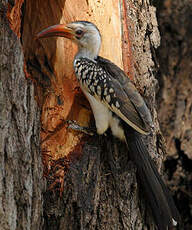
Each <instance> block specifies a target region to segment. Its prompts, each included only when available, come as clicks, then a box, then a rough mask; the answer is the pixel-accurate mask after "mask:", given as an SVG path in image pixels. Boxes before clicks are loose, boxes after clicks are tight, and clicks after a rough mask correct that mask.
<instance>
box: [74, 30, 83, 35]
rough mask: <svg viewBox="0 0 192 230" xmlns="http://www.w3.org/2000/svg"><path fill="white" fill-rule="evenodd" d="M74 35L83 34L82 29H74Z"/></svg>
mask: <svg viewBox="0 0 192 230" xmlns="http://www.w3.org/2000/svg"><path fill="white" fill-rule="evenodd" d="M75 33H76V35H78V36H81V35H82V34H83V30H76V32H75Z"/></svg>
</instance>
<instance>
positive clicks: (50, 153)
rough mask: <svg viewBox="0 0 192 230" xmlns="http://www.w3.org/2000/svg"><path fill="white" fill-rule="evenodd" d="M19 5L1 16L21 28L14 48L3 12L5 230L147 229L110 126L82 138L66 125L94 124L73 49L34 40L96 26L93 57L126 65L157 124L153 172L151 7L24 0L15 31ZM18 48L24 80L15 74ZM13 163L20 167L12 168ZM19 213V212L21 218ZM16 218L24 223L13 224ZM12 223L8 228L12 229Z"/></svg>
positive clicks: (154, 39) (145, 212) (131, 170)
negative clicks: (66, 28) (57, 27)
mask: <svg viewBox="0 0 192 230" xmlns="http://www.w3.org/2000/svg"><path fill="white" fill-rule="evenodd" d="M22 2H23V1H22V0H21V1H19V0H18V1H15V5H14V6H11V5H9V7H10V8H9V12H8V17H9V21H10V23H11V27H12V29H13V30H14V31H15V32H16V34H17V35H18V36H20V33H21V42H22V46H21V45H20V43H19V41H18V39H16V36H14V34H13V32H11V31H10V29H9V27H8V25H7V22H6V18H5V15H4V13H3V14H1V15H2V16H1V17H2V18H3V20H4V21H2V22H3V23H2V24H3V26H4V27H3V28H6V29H2V31H4V34H2V33H1V35H0V36H3V38H4V40H3V41H4V42H1V44H0V45H1V46H3V47H6V48H4V51H5V52H6V55H5V54H4V56H3V59H2V60H4V61H3V62H2V63H5V64H1V65H2V67H3V66H6V68H5V67H4V68H1V69H2V70H3V71H7V72H5V73H4V72H3V71H1V74H2V73H3V74H2V76H1V78H2V79H3V80H2V82H3V84H4V85H3V87H2V92H3V93H1V94H0V95H2V102H1V101H0V103H2V105H3V108H5V109H3V110H2V111H3V116H2V117H3V122H4V123H3V125H2V126H0V128H1V127H2V128H1V129H2V132H3V134H4V135H2V136H1V138H3V140H1V142H0V143H3V144H1V146H2V153H3V156H4V158H2V163H1V164H2V166H3V167H1V168H2V169H3V170H2V180H1V181H2V185H1V187H2V189H1V190H0V191H1V192H2V194H3V195H1V197H3V198H4V200H3V201H2V204H4V208H3V209H2V213H3V214H2V215H0V218H1V216H2V217H3V218H2V221H3V220H4V226H5V227H4V226H3V225H2V226H3V227H4V228H3V230H4V229H35V230H36V229H46V230H49V229H50V230H54V229H66V230H68V229H69V230H70V229H73V230H74V229H83V230H85V229H114V230H116V229H137V230H139V229H145V228H146V229H151V230H152V229H154V224H153V219H152V217H151V213H150V209H149V207H148V206H147V204H146V202H145V200H144V197H143V196H142V191H140V189H139V185H138V184H137V180H136V176H135V172H136V168H135V167H134V165H133V164H132V162H130V161H129V158H128V153H127V149H126V146H124V145H123V144H122V143H120V142H119V141H118V140H116V139H115V138H114V137H112V135H111V134H110V132H108V133H107V135H106V136H102V137H98V136H93V137H88V136H87V135H84V134H82V133H80V132H78V131H74V130H71V129H69V128H68V124H67V123H66V120H76V121H77V122H78V123H79V124H80V125H82V126H88V125H90V124H92V123H93V118H92V115H91V110H90V107H89V104H88V102H87V101H86V99H85V98H84V96H83V95H82V93H81V92H80V91H79V87H78V83H77V81H76V79H75V76H74V73H73V69H72V61H73V56H74V54H75V51H76V47H75V46H74V45H73V44H72V43H71V42H70V41H67V40H64V39H63V38H59V39H53V38H51V39H44V40H40V41H37V40H35V39H34V35H35V34H36V33H37V32H39V31H40V30H42V29H43V28H45V27H47V26H49V25H53V24H58V23H67V22H70V21H74V20H78V19H80V20H88V21H92V22H94V23H95V24H96V25H97V26H98V28H99V29H100V31H101V34H102V37H103V46H102V50H101V55H102V56H104V57H107V58H109V59H110V60H112V61H113V62H115V63H116V64H117V65H119V66H120V67H122V68H124V70H125V71H126V73H128V75H129V77H130V78H131V79H132V80H133V81H134V82H135V84H136V86H137V88H138V90H139V91H140V93H141V94H142V96H143V97H144V99H145V100H146V102H147V104H148V107H149V108H150V110H151V113H152V116H153V120H154V124H155V130H154V133H153V136H150V137H146V138H145V141H146V143H147V145H148V146H149V147H148V148H149V152H150V154H151V157H152V158H154V160H155V161H156V162H157V165H158V166H159V168H160V167H161V162H162V158H163V149H162V146H161V145H162V137H161V133H160V130H159V126H158V121H157V112H156V110H155V93H156V89H157V81H156V80H155V78H154V72H156V70H157V66H156V65H155V64H156V63H154V60H155V52H154V50H155V49H156V48H157V47H158V46H159V44H160V36H159V32H158V28H157V21H156V11H155V7H154V6H152V5H150V3H149V1H148V0H144V1H139V0H131V1H127V0H121V1H119V2H118V1H116V0H110V1H99V0H97V1H95V0H94V1H93V0H89V1H83V0H78V1H77V0H55V1H51V0H50V1H40V0H36V1H33V0H28V1H25V2H24V4H23V7H22V12H23V16H22V22H21V28H20V26H16V25H18V24H19V20H20V7H21V5H22ZM4 7H5V6H4ZM4 9H5V8H4ZM3 12H5V11H3ZM19 25H20V24H19ZM6 31H7V32H6ZM5 32H6V34H5ZM8 32H9V34H8ZM10 34H11V35H10ZM8 37H9V39H8ZM8 41H9V42H8ZM2 50H3V49H2ZM15 50H17V53H16V52H15ZM8 52H10V53H8ZM22 52H24V56H25V63H26V65H27V71H25V74H26V75H27V76H28V79H25V77H24V73H23V67H24V66H25V65H24V63H23V56H22ZM8 55H9V59H6V57H7V56H8ZM10 57H12V58H13V59H12V58H10ZM13 67H14V68H13ZM7 73H8V74H7ZM13 74H14V78H13ZM8 76H10V77H8ZM29 78H30V79H32V82H33V84H34V86H35V89H34V90H35V93H34V91H33V84H32V82H31V81H30V80H29ZM13 80H14V85H13ZM4 82H5V83H4ZM5 85H6V87H5ZM7 86H8V87H7ZM21 87H22V88H21ZM34 98H35V99H36V101H37V104H38V107H39V108H38V107H37V106H36V101H35V100H34ZM39 111H41V114H40V113H39ZM4 113H5V115H4ZM39 116H40V117H41V118H40V117H39ZM39 119H41V130H39V127H40V123H39ZM7 121H8V122H7ZM6 122H7V123H6ZM9 127H10V131H9ZM4 130H5V131H4ZM39 132H40V136H41V153H42V159H43V166H42V164H41V155H40V153H39V139H40V138H39ZM4 136H5V137H4ZM7 136H8V137H9V138H8V137H7ZM4 140H7V142H8V144H9V143H10V144H9V145H7V142H6V141H4ZM11 141H12V142H11ZM5 146H6V148H5ZM8 146H10V147H9V148H10V149H9V148H8ZM12 146H13V147H12ZM11 147H12V148H11ZM7 148H8V150H9V151H8V150H7ZM13 150H14V153H15V152H16V153H15V154H14V156H13ZM11 151H12V152H11ZM8 152H10V153H8ZM156 153H158V154H156ZM11 154H12V155H11ZM25 154H26V155H25ZM9 155H10V156H9ZM20 162H22V163H24V164H22V165H21V166H20V164H19V163H20ZM9 164H10V166H9ZM19 166H20V167H19ZM6 167H7V168H6ZM43 167H44V178H46V182H47V189H46V192H45V193H43V187H42V183H43V179H42V168H43ZM18 169H22V170H18ZM10 178H11V179H10ZM6 181H8V182H9V184H8V182H6ZM10 181H11V183H10ZM13 189H14V191H13ZM26 194H27V195H26ZM42 195H44V197H43V199H44V206H43V207H42V198H41V197H42ZM9 196H10V197H11V198H9ZM1 199H2V198H1ZM2 207H3V206H2ZM10 210H11V211H10ZM23 212H25V213H27V217H26V218H25V215H24V214H23ZM42 212H43V216H42ZM6 215H7V216H6ZM12 217H13V218H12ZM19 217H20V218H21V217H22V221H21V220H17V218H19ZM12 222H14V223H15V225H13V224H12V225H10V223H12ZM8 224H9V225H8Z"/></svg>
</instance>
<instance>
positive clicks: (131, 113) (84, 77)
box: [74, 57, 152, 134]
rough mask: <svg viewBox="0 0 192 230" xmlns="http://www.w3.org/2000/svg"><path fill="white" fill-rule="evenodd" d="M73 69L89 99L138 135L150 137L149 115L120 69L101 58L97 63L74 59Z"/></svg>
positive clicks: (150, 123)
mask: <svg viewBox="0 0 192 230" xmlns="http://www.w3.org/2000/svg"><path fill="white" fill-rule="evenodd" d="M105 62H106V63H105ZM74 68H75V73H76V76H77V78H78V80H79V82H80V84H81V86H82V87H84V88H85V89H86V90H87V91H88V92H89V93H90V94H91V95H92V96H94V97H95V98H96V99H97V100H99V101H101V102H102V103H103V104H105V105H106V106H107V107H108V108H109V109H110V110H111V111H113V112H114V113H115V114H116V115H117V116H118V117H120V118H121V119H122V120H124V121H125V122H126V123H127V124H128V125H130V126H131V127H132V128H134V129H135V130H137V131H138V132H140V133H142V134H147V133H149V131H150V126H151V125H152V120H151V115H150V112H149V110H148V108H147V106H146V105H145V102H144V101H143V99H142V97H141V96H140V94H139V93H137V90H136V89H135V88H134V85H133V84H132V83H131V82H130V80H129V78H128V77H127V76H126V75H125V74H124V72H123V71H122V70H121V69H119V68H118V67H117V66H116V65H114V64H113V63H111V62H110V61H108V60H106V59H103V58H101V57H98V59H97V60H96V61H92V60H90V59H87V58H79V59H76V60H75V62H74ZM122 73H123V74H122Z"/></svg>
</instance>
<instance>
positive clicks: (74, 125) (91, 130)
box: [67, 120, 97, 136]
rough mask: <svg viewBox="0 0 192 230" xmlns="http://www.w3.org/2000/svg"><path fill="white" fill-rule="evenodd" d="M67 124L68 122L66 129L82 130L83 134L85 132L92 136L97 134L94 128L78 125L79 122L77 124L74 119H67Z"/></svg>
mask: <svg viewBox="0 0 192 230" xmlns="http://www.w3.org/2000/svg"><path fill="white" fill-rule="evenodd" d="M67 124H68V129H72V130H76V131H79V132H83V133H85V134H87V135H89V136H94V135H96V134H97V131H96V129H95V128H90V127H83V126H80V125H79V124H77V122H76V121H72V120H68V121H67Z"/></svg>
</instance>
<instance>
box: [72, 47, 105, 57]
mask: <svg viewBox="0 0 192 230" xmlns="http://www.w3.org/2000/svg"><path fill="white" fill-rule="evenodd" d="M99 48H100V47H96V46H94V47H91V48H89V49H88V48H85V47H79V49H78V53H77V54H76V56H75V59H78V58H88V59H91V60H94V59H96V58H97V56H98V54H99Z"/></svg>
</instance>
